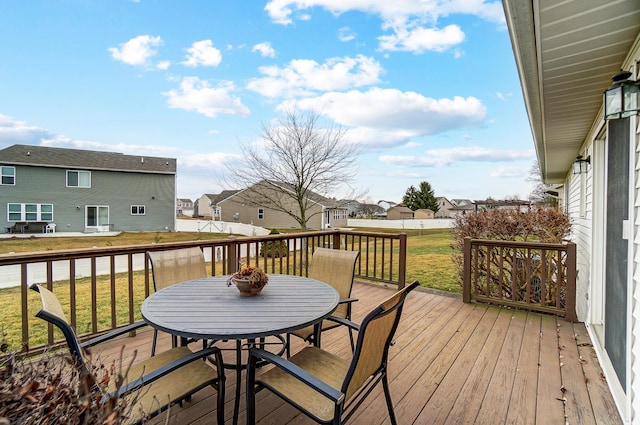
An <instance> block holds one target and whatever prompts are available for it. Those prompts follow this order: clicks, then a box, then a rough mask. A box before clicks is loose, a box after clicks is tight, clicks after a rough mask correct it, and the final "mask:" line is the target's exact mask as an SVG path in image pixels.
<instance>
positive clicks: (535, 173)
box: [526, 161, 557, 206]
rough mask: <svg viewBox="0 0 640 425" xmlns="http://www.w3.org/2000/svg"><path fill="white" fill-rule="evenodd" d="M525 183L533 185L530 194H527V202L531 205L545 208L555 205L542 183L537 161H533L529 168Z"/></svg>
mask: <svg viewBox="0 0 640 425" xmlns="http://www.w3.org/2000/svg"><path fill="white" fill-rule="evenodd" d="M526 181H527V182H529V183H532V184H533V188H532V190H531V193H529V201H531V203H533V204H536V205H545V206H555V205H556V204H557V202H556V200H555V199H554V197H553V196H551V195H550V194H549V192H548V191H547V186H545V185H544V184H543V183H542V175H541V173H540V165H539V164H538V161H535V162H534V163H533V165H532V166H531V170H529V176H528V177H527V179H526Z"/></svg>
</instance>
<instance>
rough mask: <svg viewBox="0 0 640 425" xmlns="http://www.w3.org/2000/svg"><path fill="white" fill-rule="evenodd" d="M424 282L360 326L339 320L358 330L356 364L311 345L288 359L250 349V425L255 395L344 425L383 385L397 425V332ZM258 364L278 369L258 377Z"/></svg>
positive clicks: (386, 303)
mask: <svg viewBox="0 0 640 425" xmlns="http://www.w3.org/2000/svg"><path fill="white" fill-rule="evenodd" d="M418 285H419V283H418V282H417V281H416V282H413V283H412V284H411V285H409V286H407V287H405V288H404V289H402V290H400V291H398V292H396V293H395V294H394V295H393V296H391V297H390V298H388V299H387V300H386V301H384V302H383V303H382V304H380V305H379V306H378V307H376V308H375V309H373V310H372V311H371V312H370V313H369V314H368V315H367V316H366V317H365V318H364V320H363V321H362V324H361V325H360V326H359V327H358V325H356V324H354V323H351V322H349V321H347V320H343V319H335V320H339V321H340V322H342V323H344V324H348V326H350V327H352V328H353V329H356V330H358V339H357V342H356V346H355V351H354V353H353V357H352V359H351V360H344V359H343V358H341V357H338V356H336V355H334V354H331V353H329V352H327V351H325V350H322V349H321V348H318V347H314V346H309V347H305V348H304V349H302V351H300V352H299V353H296V354H295V355H293V356H291V358H290V359H288V360H287V359H284V358H282V357H279V356H276V355H274V354H272V353H269V352H267V351H264V350H262V349H259V348H255V347H254V348H251V349H250V350H249V362H248V365H247V391H246V393H247V425H253V424H255V414H256V412H255V408H256V400H255V394H256V392H257V391H259V390H262V389H268V390H270V391H271V392H273V393H275V394H276V395H278V396H279V397H280V398H282V399H283V400H285V401H286V402H288V403H290V404H292V405H293V406H295V407H296V408H297V409H299V410H300V411H302V412H303V413H304V414H306V415H307V416H309V417H310V418H312V419H313V420H315V421H316V422H318V423H321V424H343V423H345V422H346V421H347V420H348V419H349V418H350V417H351V415H352V414H353V413H354V412H355V411H356V409H357V408H358V406H360V404H362V402H363V401H364V400H365V399H366V397H367V396H368V395H369V394H370V393H371V391H372V390H373V389H374V387H375V386H376V385H377V384H378V383H380V382H382V387H383V389H384V395H385V399H386V402H387V409H388V410H389V418H390V420H391V423H392V424H393V425H396V424H397V421H396V416H395V413H394V411H393V403H392V400H391V393H390V390H389V381H388V377H387V362H388V357H389V346H390V345H392V344H393V336H394V334H395V331H396V329H397V327H398V323H399V321H400V316H401V313H402V307H403V305H404V301H405V299H406V296H407V294H408V293H409V292H410V291H411V290H413V289H414V288H415V287H417V286H418ZM259 362H267V363H270V364H273V365H274V366H275V367H273V368H272V369H269V370H267V371H266V372H264V373H262V374H260V375H259V376H256V367H257V364H258V363H259Z"/></svg>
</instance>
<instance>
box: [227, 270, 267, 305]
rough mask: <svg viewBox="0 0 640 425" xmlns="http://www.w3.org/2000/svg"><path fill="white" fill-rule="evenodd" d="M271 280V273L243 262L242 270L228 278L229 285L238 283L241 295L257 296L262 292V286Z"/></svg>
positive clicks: (237, 286)
mask: <svg viewBox="0 0 640 425" xmlns="http://www.w3.org/2000/svg"><path fill="white" fill-rule="evenodd" d="M267 282H269V275H268V274H266V273H265V272H264V271H262V269H260V267H254V266H251V265H249V264H243V265H242V267H240V270H238V271H237V272H235V273H233V274H232V275H231V276H229V279H227V286H231V284H234V285H236V288H238V291H240V296H241V297H255V296H256V295H258V294H260V292H262V288H264V286H265V285H266V284H267Z"/></svg>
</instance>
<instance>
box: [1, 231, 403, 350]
mask: <svg viewBox="0 0 640 425" xmlns="http://www.w3.org/2000/svg"><path fill="white" fill-rule="evenodd" d="M406 240H407V239H406V234H404V233H401V234H390V233H372V232H352V231H341V230H327V231H318V232H305V233H287V234H275V235H268V236H259V237H229V238H226V239H214V240H206V241H191V242H171V243H157V244H149V245H135V246H119V247H100V248H91V249H73V250H59V251H42V252H36V253H15V254H3V255H0V266H2V267H13V269H12V270H13V271H12V273H14V274H15V273H17V275H18V277H17V279H18V280H19V284H20V286H19V288H16V290H11V289H8V290H2V291H0V297H15V300H12V301H13V304H15V305H13V308H15V313H11V312H9V314H8V315H7V316H5V317H9V319H8V320H7V319H4V320H3V323H2V324H1V325H2V327H3V329H4V330H5V332H6V333H7V334H8V335H12V334H19V335H21V337H20V341H11V338H10V337H9V338H8V339H9V341H7V342H8V343H9V344H10V346H12V348H15V349H20V348H21V349H22V350H23V351H28V352H37V351H40V350H42V349H43V348H44V346H45V345H51V344H53V343H55V342H56V341H59V340H60V339H61V338H60V335H54V331H53V329H52V328H51V326H49V327H48V329H47V328H46V327H45V324H44V322H43V321H42V320H39V319H36V318H34V314H35V312H36V311H37V308H38V302H37V298H36V296H35V294H34V293H33V291H29V290H28V286H29V285H30V284H32V283H34V282H37V283H40V284H43V285H46V286H47V287H48V288H49V289H51V290H53V291H54V292H55V293H56V295H57V296H58V297H59V298H60V300H61V302H62V303H63V305H64V306H65V308H67V311H69V312H70V315H69V317H68V319H69V320H70V322H71V324H72V326H73V327H74V328H75V329H76V331H77V332H78V334H79V335H81V336H82V337H90V336H92V335H95V334H99V333H102V332H105V331H108V330H111V329H115V328H118V327H121V326H124V325H126V324H129V323H133V322H134V321H136V320H139V319H140V315H139V311H140V304H141V303H142V301H143V300H144V299H145V298H146V297H147V296H149V293H150V292H151V288H152V287H153V285H152V283H151V282H152V280H151V275H150V267H149V264H148V262H147V261H146V257H145V252H146V251H159V250H169V249H176V248H186V247H194V246H197V247H200V248H201V249H202V250H203V252H204V254H205V259H206V260H207V262H208V264H207V267H208V273H209V274H210V275H212V276H216V275H225V274H229V273H232V272H234V271H236V270H237V267H238V265H239V264H241V263H250V264H255V265H259V266H260V267H261V268H263V269H264V270H265V271H266V272H267V273H283V274H294V275H300V276H307V275H308V273H309V266H310V261H311V256H312V254H313V251H314V250H315V248H316V247H330V248H333V249H343V250H357V251H360V252H361V254H360V257H359V259H358V263H357V264H356V272H355V277H356V279H358V280H364V281H374V282H385V283H390V284H394V285H397V286H398V288H402V287H404V285H405V273H406V252H407V243H406ZM8 299H10V298H8ZM12 301H9V302H8V303H12ZM0 317H2V316H0ZM12 327H13V328H14V329H13V332H12V329H11V328H12ZM15 327H18V328H19V329H15ZM43 335H46V338H45V337H43Z"/></svg>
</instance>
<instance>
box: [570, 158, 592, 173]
mask: <svg viewBox="0 0 640 425" xmlns="http://www.w3.org/2000/svg"><path fill="white" fill-rule="evenodd" d="M589 164H591V157H590V156H588V157H587V158H586V159H582V155H578V156H577V157H576V161H575V162H574V163H573V174H582V173H586V172H587V171H588V169H589Z"/></svg>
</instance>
